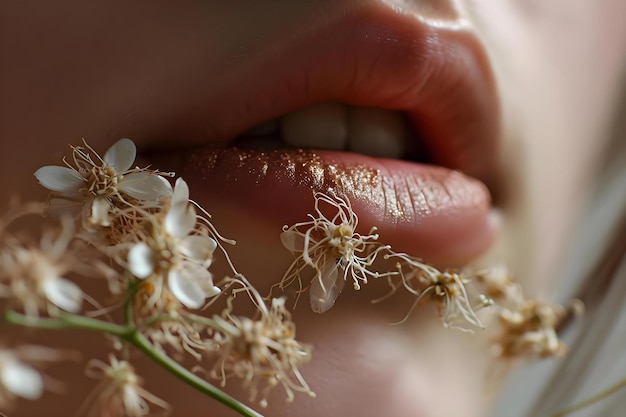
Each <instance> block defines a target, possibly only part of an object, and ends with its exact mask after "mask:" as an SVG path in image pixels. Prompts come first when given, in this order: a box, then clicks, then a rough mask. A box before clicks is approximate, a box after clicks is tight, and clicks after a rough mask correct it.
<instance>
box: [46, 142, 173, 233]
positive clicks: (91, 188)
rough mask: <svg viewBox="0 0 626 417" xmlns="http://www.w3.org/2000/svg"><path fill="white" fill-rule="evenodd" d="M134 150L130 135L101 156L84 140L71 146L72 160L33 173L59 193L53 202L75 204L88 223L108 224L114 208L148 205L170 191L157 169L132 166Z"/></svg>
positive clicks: (56, 203)
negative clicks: (63, 164) (81, 143)
mask: <svg viewBox="0 0 626 417" xmlns="http://www.w3.org/2000/svg"><path fill="white" fill-rule="evenodd" d="M92 154H93V156H92ZM136 154H137V149H136V147H135V144H134V143H133V142H132V141H131V140H130V139H121V140H119V141H118V142H116V143H115V144H113V146H111V147H110V148H109V149H108V150H107V152H106V153H105V154H104V158H101V157H100V156H99V155H98V154H97V153H96V152H95V151H94V150H93V149H92V148H91V147H89V146H88V145H87V144H86V143H85V147H84V148H83V147H81V146H76V147H72V163H70V162H67V160H65V159H64V162H65V165H66V166H54V165H48V166H44V167H42V168H39V169H38V170H37V171H36V172H35V177H36V178H37V180H38V181H39V183H40V184H41V185H42V186H43V187H45V188H47V189H48V190H50V191H52V192H53V193H54V195H56V196H58V197H60V198H59V199H53V200H51V203H52V204H53V206H57V207H59V206H60V207H67V206H72V205H76V204H78V205H79V206H81V207H82V208H83V218H84V219H86V220H87V222H88V224H92V225H96V226H110V225H111V224H112V222H113V220H112V218H111V217H112V214H114V211H115V210H116V209H119V208H123V207H126V206H145V205H148V206H149V205H150V203H152V202H157V201H158V200H160V199H161V198H162V197H164V196H168V195H171V193H172V188H171V185H170V183H169V182H168V181H167V180H166V179H165V178H163V177H162V176H161V175H160V173H158V172H157V171H153V170H149V169H141V168H133V169H131V166H132V164H133V162H134V161H135V156H136ZM139 202H144V203H143V204H139Z"/></svg>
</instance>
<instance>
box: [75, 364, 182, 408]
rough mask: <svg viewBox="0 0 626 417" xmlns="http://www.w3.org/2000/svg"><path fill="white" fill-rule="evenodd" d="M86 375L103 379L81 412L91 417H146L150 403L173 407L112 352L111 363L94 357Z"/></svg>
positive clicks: (161, 406) (162, 406)
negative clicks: (148, 388) (143, 384)
mask: <svg viewBox="0 0 626 417" xmlns="http://www.w3.org/2000/svg"><path fill="white" fill-rule="evenodd" d="M87 376H89V377H91V378H97V379H100V383H99V384H98V386H97V387H96V389H95V390H94V391H93V392H92V393H91V394H90V395H89V397H88V398H87V400H86V401H85V403H84V405H83V407H82V408H81V411H80V412H79V415H87V416H89V417H143V416H147V415H149V414H150V406H149V403H152V404H154V405H156V406H157V407H160V408H162V409H164V410H165V411H169V410H170V406H169V405H168V404H167V403H166V402H165V401H163V400H162V399H160V398H159V397H157V396H155V395H154V394H151V393H150V392H148V391H146V390H145V389H144V388H143V387H142V386H141V385H142V380H141V378H139V376H138V375H137V374H136V373H135V370H134V369H133V367H132V366H131V365H130V363H128V362H127V361H124V360H119V359H117V358H116V357H114V356H113V355H110V356H109V363H108V364H107V363H104V362H102V361H99V360H95V359H94V360H91V361H90V362H89V364H88V365H87Z"/></svg>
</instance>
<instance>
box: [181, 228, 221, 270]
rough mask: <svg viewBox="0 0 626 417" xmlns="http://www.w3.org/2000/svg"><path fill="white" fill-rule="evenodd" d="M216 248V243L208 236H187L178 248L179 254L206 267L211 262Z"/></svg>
mask: <svg viewBox="0 0 626 417" xmlns="http://www.w3.org/2000/svg"><path fill="white" fill-rule="evenodd" d="M216 247H217V242H215V240H213V239H212V238H210V237H208V236H198V235H193V236H187V237H185V238H184V239H183V240H182V241H181V242H180V245H179V246H178V249H179V250H180V253H182V254H183V255H184V256H186V257H187V258H189V260H190V261H193V262H197V263H199V264H201V265H202V266H205V267H208V266H209V265H211V261H212V260H213V252H214V251H215V248H216Z"/></svg>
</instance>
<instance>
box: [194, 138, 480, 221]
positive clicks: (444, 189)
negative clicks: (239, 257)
mask: <svg viewBox="0 0 626 417" xmlns="http://www.w3.org/2000/svg"><path fill="white" fill-rule="evenodd" d="M321 155H322V154H321V153H320V152H316V151H310V150H295V149H294V150H248V149H238V148H235V147H228V148H211V149H204V150H200V151H196V152H193V153H192V154H191V156H190V158H189V160H188V161H187V163H186V169H187V170H188V171H191V172H193V173H194V174H201V176H202V178H204V179H207V178H212V177H215V176H216V173H217V172H219V174H218V176H219V177H220V181H221V182H220V183H219V184H218V185H219V187H222V188H225V189H229V188H230V186H229V184H235V183H238V184H241V183H245V182H246V181H248V182H250V183H251V184H254V185H256V186H259V187H262V186H267V185H268V184H271V183H280V184H288V185H289V187H295V188H298V189H300V190H303V189H304V190H310V191H321V192H328V191H329V190H334V191H335V192H336V193H338V194H339V195H344V196H346V197H347V198H349V199H350V200H352V201H358V202H359V204H360V205H361V206H363V207H365V208H366V209H367V210H371V211H375V212H377V213H379V216H378V218H380V219H383V220H384V219H386V220H391V221H393V222H395V223H398V224H401V223H403V222H410V221H414V220H416V219H419V218H423V217H426V216H430V215H433V214H436V213H437V212H438V211H440V208H441V207H446V208H447V209H454V208H459V209H465V208H467V207H471V206H479V205H481V204H483V203H484V205H487V204H488V198H487V199H485V198H484V197H485V195H486V190H485V188H484V186H483V185H482V184H480V183H478V182H477V181H475V180H470V179H469V178H467V177H465V176H464V175H462V174H461V173H458V172H455V171H449V170H446V169H441V168H436V167H424V166H422V167H418V166H416V165H412V166H411V169H410V170H408V171H407V166H408V164H409V163H404V164H405V165H403V168H402V169H400V172H395V170H394V169H389V168H387V165H388V164H382V163H381V162H380V160H377V159H375V158H368V159H366V162H367V164H366V163H362V162H357V161H358V160H359V158H358V157H356V156H355V154H346V153H323V157H322V156H321ZM359 157H362V155H360V156H359ZM361 159H363V158H361ZM393 163H396V164H397V163H401V161H393Z"/></svg>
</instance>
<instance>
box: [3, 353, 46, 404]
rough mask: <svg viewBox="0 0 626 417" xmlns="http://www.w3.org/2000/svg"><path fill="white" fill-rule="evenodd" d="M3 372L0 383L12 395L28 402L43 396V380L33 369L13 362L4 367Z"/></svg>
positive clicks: (15, 361)
mask: <svg viewBox="0 0 626 417" xmlns="http://www.w3.org/2000/svg"><path fill="white" fill-rule="evenodd" d="M1 371H2V372H1V373H0V381H1V382H2V385H4V387H5V388H6V389H7V390H8V391H9V392H11V393H12V394H14V395H17V396H18V397H22V398H26V399H27V400H37V399H38V398H39V397H41V395H42V394H43V378H42V377H41V374H40V373H39V372H37V371H36V370H35V369H33V368H32V367H30V366H28V365H25V364H23V363H21V362H19V361H17V360H11V361H8V362H7V363H5V364H4V365H3V367H2V369H1Z"/></svg>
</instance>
